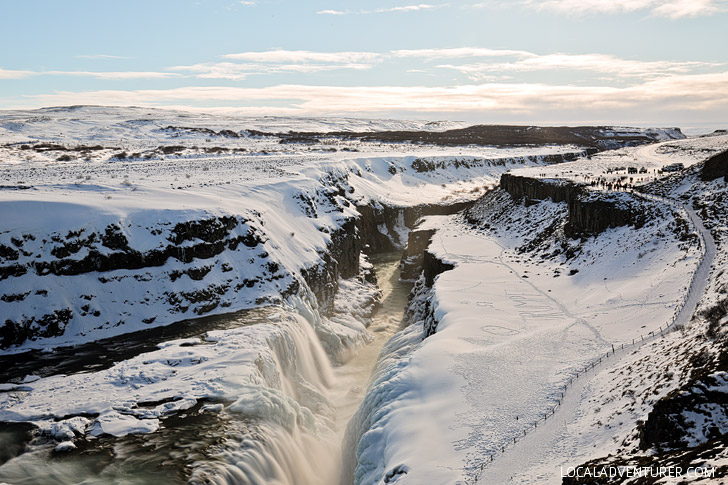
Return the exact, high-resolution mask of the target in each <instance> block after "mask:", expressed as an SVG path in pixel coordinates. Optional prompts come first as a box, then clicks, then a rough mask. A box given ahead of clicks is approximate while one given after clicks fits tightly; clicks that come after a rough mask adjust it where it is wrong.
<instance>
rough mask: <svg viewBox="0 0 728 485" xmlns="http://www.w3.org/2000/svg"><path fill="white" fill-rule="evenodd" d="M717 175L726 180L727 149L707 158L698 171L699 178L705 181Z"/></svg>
mask: <svg viewBox="0 0 728 485" xmlns="http://www.w3.org/2000/svg"><path fill="white" fill-rule="evenodd" d="M719 177H723V178H724V179H725V180H726V181H727V182H728V150H725V151H723V152H720V153H718V154H716V155H713V156H712V157H710V158H709V159H707V160H706V161H705V164H704V165H703V169H702V170H701V171H700V178H701V179H702V180H703V181H706V182H707V181H710V180H715V179H717V178H719Z"/></svg>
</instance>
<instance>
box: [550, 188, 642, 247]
mask: <svg viewBox="0 0 728 485" xmlns="http://www.w3.org/2000/svg"><path fill="white" fill-rule="evenodd" d="M645 219H646V216H645V215H644V214H643V213H642V211H641V209H640V207H639V203H638V202H637V200H636V198H634V197H631V196H630V195H629V194H625V193H619V194H607V193H592V194H583V195H581V196H579V197H575V198H573V199H571V200H570V201H569V220H568V222H567V223H566V225H565V226H564V234H565V235H566V236H567V237H571V238H576V237H580V236H585V235H593V234H599V233H601V232H603V231H605V230H606V229H609V228H610V227H619V226H635V227H641V226H642V225H643V224H644V222H645Z"/></svg>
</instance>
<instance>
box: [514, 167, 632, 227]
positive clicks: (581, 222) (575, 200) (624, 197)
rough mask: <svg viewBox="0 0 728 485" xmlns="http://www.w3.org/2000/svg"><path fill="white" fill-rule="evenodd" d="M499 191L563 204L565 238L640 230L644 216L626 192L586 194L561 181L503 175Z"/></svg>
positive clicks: (525, 199) (586, 191)
mask: <svg viewBox="0 0 728 485" xmlns="http://www.w3.org/2000/svg"><path fill="white" fill-rule="evenodd" d="M501 188H503V189H504V190H505V191H506V192H508V193H509V194H510V195H511V196H512V197H513V198H514V199H524V201H525V202H526V203H527V204H533V201H534V200H546V199H551V200H552V201H553V202H566V203H568V207H569V215H568V222H567V224H566V226H565V227H564V233H565V235H566V236H567V237H572V238H575V237H580V236H584V235H594V234H599V233H601V232H603V231H604V230H606V229H608V228H610V227H619V226H629V225H634V226H637V227H639V226H641V225H642V224H644V222H645V219H646V216H645V215H644V214H643V212H642V210H641V208H640V207H639V205H640V204H639V202H638V200H637V198H636V197H634V196H631V195H630V194H627V193H625V192H620V193H616V194H615V193H609V192H598V191H588V190H586V189H585V188H584V187H583V186H581V185H578V184H575V183H572V182H569V181H565V180H560V179H539V178H532V177H523V176H518V175H513V174H510V173H504V174H503V175H502V176H501Z"/></svg>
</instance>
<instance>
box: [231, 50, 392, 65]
mask: <svg viewBox="0 0 728 485" xmlns="http://www.w3.org/2000/svg"><path fill="white" fill-rule="evenodd" d="M380 56H381V54H376V53H374V52H312V51H289V50H282V49H279V50H271V51H262V52H241V53H238V54H226V55H224V56H222V58H224V59H234V60H239V61H251V62H265V63H304V62H330V63H352V62H367V61H369V62H371V61H374V60H376V59H378V58H379V57H380Z"/></svg>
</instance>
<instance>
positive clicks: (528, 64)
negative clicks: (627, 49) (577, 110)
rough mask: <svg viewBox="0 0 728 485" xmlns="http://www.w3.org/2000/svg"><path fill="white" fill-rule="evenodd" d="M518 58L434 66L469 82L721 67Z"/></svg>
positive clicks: (580, 57) (587, 57)
mask: <svg viewBox="0 0 728 485" xmlns="http://www.w3.org/2000/svg"><path fill="white" fill-rule="evenodd" d="M518 56H520V57H521V58H520V59H517V60H515V61H512V62H499V63H488V62H476V63H470V64H461V65H454V64H442V65H438V66H437V67H440V68H448V69H455V70H457V71H460V72H462V73H464V74H467V75H469V76H471V77H472V78H473V79H480V76H481V75H483V74H484V73H487V74H492V73H502V72H534V71H560V70H577V71H591V72H596V73H609V74H611V75H612V76H613V78H626V77H646V78H650V77H655V76H662V75H665V74H687V73H690V72H694V71H695V70H696V69H701V68H715V67H717V66H721V64H717V63H706V62H695V61H683V62H678V61H638V60H630V59H621V58H618V57H615V56H611V55H605V54H547V55H541V56H539V55H536V54H532V53H522V54H518Z"/></svg>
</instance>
